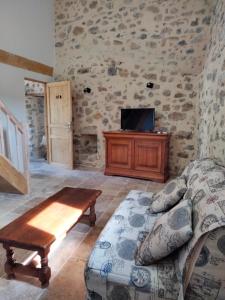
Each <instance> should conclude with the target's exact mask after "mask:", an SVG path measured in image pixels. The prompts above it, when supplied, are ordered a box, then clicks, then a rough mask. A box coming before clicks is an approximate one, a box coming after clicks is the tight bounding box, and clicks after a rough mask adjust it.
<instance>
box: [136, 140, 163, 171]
mask: <svg viewBox="0 0 225 300" xmlns="http://www.w3.org/2000/svg"><path fill="white" fill-rule="evenodd" d="M134 151H135V154H134V157H135V161H134V165H135V167H134V168H135V170H140V171H155V172H160V171H161V153H162V144H161V143H160V142H157V141H155V142H154V141H148V140H144V139H143V140H142V139H140V140H139V139H138V140H135V148H134Z"/></svg>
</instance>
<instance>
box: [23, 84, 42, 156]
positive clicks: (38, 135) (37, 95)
mask: <svg viewBox="0 0 225 300" xmlns="http://www.w3.org/2000/svg"><path fill="white" fill-rule="evenodd" d="M25 106H26V118H27V124H28V138H29V154H30V159H31V160H33V159H39V158H44V156H45V151H46V150H45V147H43V146H41V142H42V138H43V136H44V135H45V115H44V85H43V84H42V83H38V82H32V81H28V80H25Z"/></svg>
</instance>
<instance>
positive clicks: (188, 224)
mask: <svg viewBox="0 0 225 300" xmlns="http://www.w3.org/2000/svg"><path fill="white" fill-rule="evenodd" d="M191 215H192V204H191V200H185V201H182V202H180V203H179V204H177V205H176V206H175V207H174V208H172V209H171V210H170V211H169V212H167V213H165V214H164V215H162V216H161V217H160V218H159V219H158V220H157V221H156V223H155V224H154V227H153V229H152V230H151V232H150V233H149V234H148V235H147V236H146V238H145V240H144V242H143V243H142V244H141V246H140V247H139V249H138V250H137V253H136V258H135V262H136V264H137V265H145V266H146V265H150V264H152V263H154V262H156V261H158V260H160V259H162V258H164V257H166V256H168V255H169V254H170V253H172V252H173V251H175V250H177V249H178V248H179V247H181V246H182V245H184V244H185V243H186V242H187V241H188V240H189V239H190V238H191V237H192V234H193V232H192V218H191Z"/></svg>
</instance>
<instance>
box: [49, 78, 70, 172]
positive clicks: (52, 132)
mask: <svg viewBox="0 0 225 300" xmlns="http://www.w3.org/2000/svg"><path fill="white" fill-rule="evenodd" d="M46 119H47V122H46V123H47V135H48V137H47V145H48V162H49V163H52V164H57V165H61V166H64V167H66V168H69V169H72V168H73V128H72V97H71V85H70V81H62V82H53V83H48V84H47V113H46Z"/></svg>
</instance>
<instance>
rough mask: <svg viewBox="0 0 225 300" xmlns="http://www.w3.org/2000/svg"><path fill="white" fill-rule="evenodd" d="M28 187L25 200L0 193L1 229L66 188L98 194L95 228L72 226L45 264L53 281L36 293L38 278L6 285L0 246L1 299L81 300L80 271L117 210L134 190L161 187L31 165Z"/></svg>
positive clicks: (24, 255)
mask: <svg viewBox="0 0 225 300" xmlns="http://www.w3.org/2000/svg"><path fill="white" fill-rule="evenodd" d="M30 184H31V192H30V194H29V195H26V196H18V195H9V194H1V193H0V228H1V227H3V226H4V225H6V224H8V223H9V222H11V221H12V220H14V219H15V218H17V217H18V216H20V215H21V214H23V213H24V212H26V211H27V210H29V209H30V208H31V207H33V206H35V205H37V204H38V203H40V202H41V201H43V200H44V199H46V198H47V197H48V196H50V195H51V194H53V193H55V192H56V191H58V190H60V189H61V188H62V187H64V186H72V187H83V188H96V189H100V190H102V195H101V196H100V197H99V198H98V201H97V204H96V212H97V222H96V226H95V227H94V228H89V226H87V225H85V224H78V225H76V226H75V227H74V228H73V229H72V230H71V231H70V232H69V234H68V235H67V237H66V238H65V239H64V240H63V241H61V242H60V243H59V244H58V245H57V247H56V248H55V249H54V251H52V253H51V254H50V262H49V264H50V267H51V269H52V277H51V281H50V286H49V287H48V289H45V290H43V289H41V288H40V285H39V281H38V280H36V279H32V278H28V277H22V276H17V280H10V281H9V280H7V279H6V278H5V274H4V261H5V253H4V251H3V248H2V246H0V300H14V299H16V300H30V299H32V300H35V299H41V300H46V299H52V300H53V299H54V300H56V299H57V300H58V299H63V300H70V299H71V300H72V299H73V300H75V299H76V300H81V299H85V286H84V279H83V270H84V266H85V263H86V260H87V258H88V256H89V254H90V251H91V249H92V247H93V245H94V243H95V241H96V239H97V237H98V235H99V234H100V232H101V230H102V229H103V227H104V225H105V224H106V222H107V221H108V219H109V218H110V216H111V215H112V213H113V212H114V210H115V208H116V207H117V206H118V205H119V203H120V202H121V201H122V200H123V198H124V196H125V195H126V194H127V193H128V192H129V191H130V190H132V189H138V190H145V191H153V192H154V191H158V190H160V189H161V188H162V186H163V185H162V184H159V183H154V182H151V181H145V180H138V179H131V178H122V177H111V176H104V175H103V173H102V172H97V171H90V170H73V171H68V170H63V169H60V168H56V167H52V166H49V165H47V164H45V163H41V164H40V163H32V166H31V182H30ZM15 254H16V258H17V260H18V261H22V262H23V261H24V260H26V259H27V258H28V257H29V255H30V254H31V253H30V252H27V251H24V250H20V251H18V250H16V251H15Z"/></svg>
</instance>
